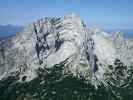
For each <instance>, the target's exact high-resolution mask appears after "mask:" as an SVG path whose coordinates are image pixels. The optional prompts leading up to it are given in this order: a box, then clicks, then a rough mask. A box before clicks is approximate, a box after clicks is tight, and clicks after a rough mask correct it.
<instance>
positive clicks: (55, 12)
mask: <svg viewBox="0 0 133 100" xmlns="http://www.w3.org/2000/svg"><path fill="white" fill-rule="evenodd" d="M72 12H73V13H75V14H77V15H79V16H80V17H81V19H82V20H83V21H84V22H85V23H86V24H87V25H91V26H94V27H99V28H107V29H108V28H122V29H132V28H133V0H0V24H2V25H6V24H13V25H26V24H28V23H31V22H33V21H36V20H37V19H40V18H43V17H47V16H49V17H51V16H64V15H67V14H69V13H72Z"/></svg>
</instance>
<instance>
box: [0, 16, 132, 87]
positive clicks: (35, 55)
mask: <svg viewBox="0 0 133 100" xmlns="http://www.w3.org/2000/svg"><path fill="white" fill-rule="evenodd" d="M116 37H118V36H117V35H116ZM116 37H115V36H113V35H112V34H108V33H106V32H102V31H99V30H95V29H91V28H87V27H86V26H85V24H84V23H83V21H81V19H80V17H78V16H77V15H75V14H70V15H67V16H64V17H57V18H49V17H47V18H43V19H40V20H38V21H37V22H33V23H32V24H30V25H29V26H28V27H26V28H25V29H24V31H23V32H21V33H18V34H17V35H16V36H15V37H12V38H11V39H8V40H5V41H2V42H0V50H1V51H0V56H1V57H0V66H1V67H0V75H1V79H3V78H4V77H8V76H10V75H17V76H19V81H20V82H21V81H22V79H23V77H25V76H26V80H25V81H30V80H32V79H34V78H35V77H37V73H36V70H37V69H38V68H52V67H53V66H54V65H56V64H60V63H62V62H64V61H66V63H65V66H64V73H68V72H70V73H72V74H73V75H74V76H76V77H81V76H82V77H84V78H85V79H86V80H88V81H89V82H90V83H92V84H93V85H95V86H96V87H97V86H98V85H100V84H101V83H102V84H104V85H106V86H107V85H108V82H110V78H113V79H116V77H117V76H119V75H117V74H115V76H114V75H111V73H112V72H113V71H115V68H116V67H117V65H116V63H115V62H116V61H117V63H118V62H119V63H122V64H123V65H125V64H127V62H128V64H130V63H132V61H131V60H130V61H126V60H125V59H126V58H128V59H131V57H130V56H129V55H127V54H128V53H130V51H129V50H128V49H123V48H125V47H128V46H127V44H126V42H125V41H124V40H123V39H122V38H121V36H119V37H120V38H118V39H117V38H116ZM120 44H121V45H120ZM125 51H126V52H125ZM109 66H114V67H113V68H111V69H110V68H109ZM129 70H130V67H127V68H126V69H122V70H121V71H123V72H124V73H123V74H124V75H125V76H123V77H122V78H121V79H120V82H119V83H117V85H118V86H119V85H122V84H125V82H123V80H125V79H126V78H127V77H128V75H126V72H127V71H129ZM106 74H108V75H106ZM111 83H112V84H114V83H113V82H111Z"/></svg>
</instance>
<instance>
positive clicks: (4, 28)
mask: <svg viewBox="0 0 133 100" xmlns="http://www.w3.org/2000/svg"><path fill="white" fill-rule="evenodd" d="M22 30H23V26H17V25H10V24H9V25H0V38H5V37H8V36H12V35H14V34H16V33H17V32H20V31H22Z"/></svg>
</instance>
